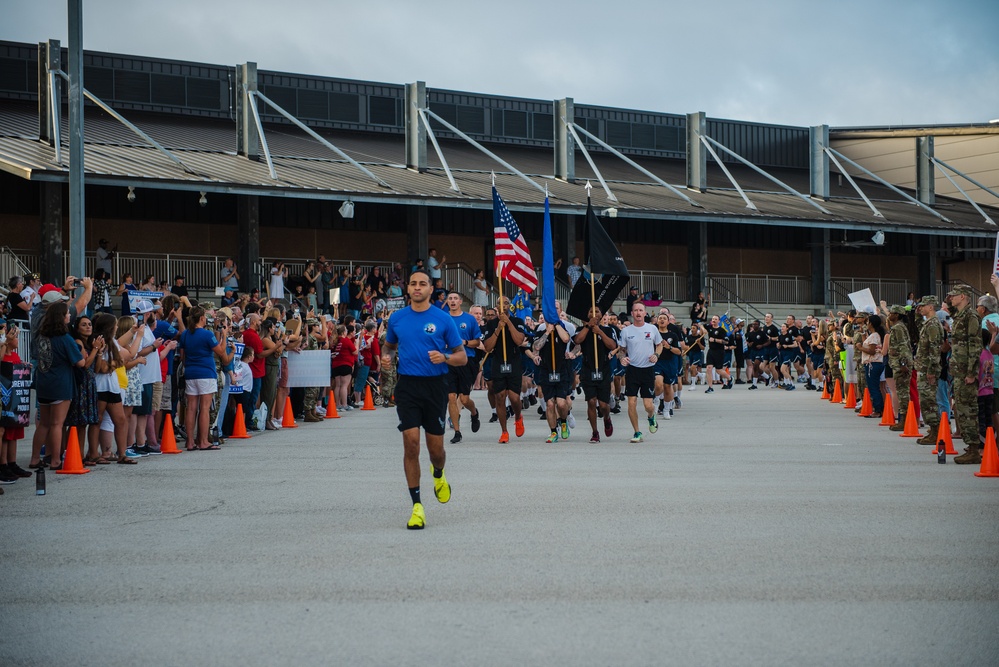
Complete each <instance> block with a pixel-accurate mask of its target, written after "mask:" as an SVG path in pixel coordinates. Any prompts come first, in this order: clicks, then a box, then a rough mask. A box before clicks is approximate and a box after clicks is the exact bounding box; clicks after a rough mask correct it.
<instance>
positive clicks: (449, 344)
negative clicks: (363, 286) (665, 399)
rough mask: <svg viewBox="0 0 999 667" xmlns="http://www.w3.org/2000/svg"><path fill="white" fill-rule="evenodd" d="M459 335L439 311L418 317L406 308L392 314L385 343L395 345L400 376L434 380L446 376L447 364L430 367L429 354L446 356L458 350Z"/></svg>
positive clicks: (451, 321)
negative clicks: (439, 353)
mask: <svg viewBox="0 0 999 667" xmlns="http://www.w3.org/2000/svg"><path fill="white" fill-rule="evenodd" d="M461 341H462V338H461V334H459V333H458V327H457V326H455V324H454V320H453V319H452V318H451V316H450V315H449V314H448V313H446V312H444V311H443V310H441V309H440V308H434V307H431V308H428V309H427V310H425V311H423V312H421V313H418V312H416V311H414V310H413V309H412V307H410V306H407V307H405V308H403V309H402V310H399V311H396V312H394V313H392V317H391V318H390V319H389V323H388V328H387V329H386V331H385V342H387V343H393V344H397V345H398V346H399V350H398V360H399V361H398V364H399V365H398V372H399V374H400V375H418V376H421V377H435V376H438V375H444V374H445V373H447V372H448V365H447V364H434V363H431V361H430V357H429V355H428V354H427V353H428V352H430V351H431V350H437V351H438V352H441V353H445V352H450V351H451V350H453V349H454V348H456V347H460V346H461Z"/></svg>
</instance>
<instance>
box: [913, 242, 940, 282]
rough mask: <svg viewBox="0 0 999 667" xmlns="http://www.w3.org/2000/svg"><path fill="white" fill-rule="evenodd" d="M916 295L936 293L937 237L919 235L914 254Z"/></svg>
mask: <svg viewBox="0 0 999 667" xmlns="http://www.w3.org/2000/svg"><path fill="white" fill-rule="evenodd" d="M916 290H917V291H918V294H917V297H923V296H926V295H927V294H936V293H937V239H936V237H935V236H928V235H927V236H920V237H919V241H918V250H917V255H916Z"/></svg>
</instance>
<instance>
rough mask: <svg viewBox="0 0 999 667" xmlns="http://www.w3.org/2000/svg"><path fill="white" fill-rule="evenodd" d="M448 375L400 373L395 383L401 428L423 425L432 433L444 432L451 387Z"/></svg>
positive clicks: (439, 433) (424, 428)
mask: <svg viewBox="0 0 999 667" xmlns="http://www.w3.org/2000/svg"><path fill="white" fill-rule="evenodd" d="M444 378H445V376H444V375H435V376H432V377H424V376H419V375H400V376H399V381H398V383H397V384H396V386H395V411H396V414H397V415H398V416H399V430H400V431H408V430H409V429H411V428H422V429H423V430H424V431H426V432H427V433H428V434H429V435H444V427H445V425H446V421H445V416H444V415H445V412H446V411H447V386H446V383H445V380H444Z"/></svg>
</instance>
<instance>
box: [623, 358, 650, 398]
mask: <svg viewBox="0 0 999 667" xmlns="http://www.w3.org/2000/svg"><path fill="white" fill-rule="evenodd" d="M655 389H656V375H655V372H654V370H653V368H652V366H649V367H648V368H636V367H634V366H628V367H627V371H625V374H624V395H625V396H641V397H642V398H652V395H653V393H654V392H655Z"/></svg>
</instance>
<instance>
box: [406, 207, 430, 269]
mask: <svg viewBox="0 0 999 667" xmlns="http://www.w3.org/2000/svg"><path fill="white" fill-rule="evenodd" d="M427 214H428V211H427V207H426V206H425V205H424V206H407V207H406V252H407V253H408V257H407V261H409V262H412V261H413V260H415V259H422V260H424V261H426V259H427V253H428V252H429V251H430V240H429V238H428V227H429V225H428V223H427V217H428V215H427ZM407 273H408V267H407Z"/></svg>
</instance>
